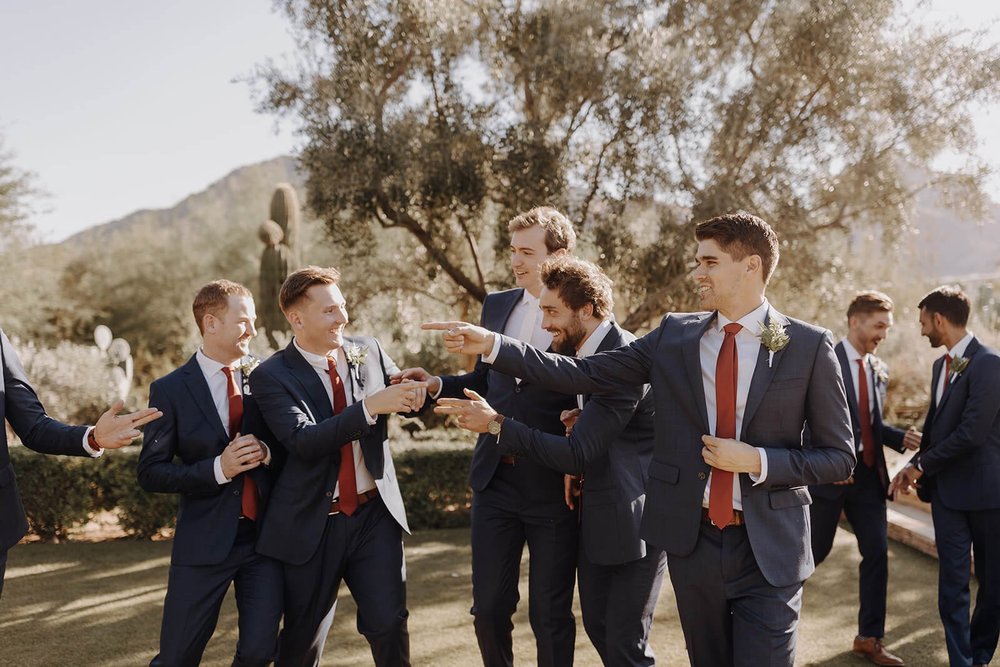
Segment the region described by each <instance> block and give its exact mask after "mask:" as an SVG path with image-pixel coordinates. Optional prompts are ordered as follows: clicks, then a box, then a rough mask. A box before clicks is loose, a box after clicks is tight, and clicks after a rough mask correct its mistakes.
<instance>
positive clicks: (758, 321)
mask: <svg viewBox="0 0 1000 667" xmlns="http://www.w3.org/2000/svg"><path fill="white" fill-rule="evenodd" d="M770 307H771V304H769V303H768V302H767V299H764V301H763V302H761V304H760V305H759V306H757V307H756V308H754V309H753V310H751V311H750V312H749V313H747V314H746V315H744V316H743V317H741V318H740V319H738V320H736V323H737V324H742V325H743V329H742V330H741V331H740V333H743V332H744V331H745V332H747V333H749V334H751V335H754V336H756V335H757V333H756V332H757V331H759V330H760V328H761V327H762V326H763V325H764V320H765V319H767V311H768V308H770ZM730 322H732V320H730V319H729V318H728V317H726V316H725V315H723V314H722V313H716V317H715V330H716V331H718V332H719V333H722V329H723V328H724V327H725V326H726V325H727V324H729V323H730Z"/></svg>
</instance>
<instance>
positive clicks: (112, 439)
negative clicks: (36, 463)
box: [0, 331, 161, 595]
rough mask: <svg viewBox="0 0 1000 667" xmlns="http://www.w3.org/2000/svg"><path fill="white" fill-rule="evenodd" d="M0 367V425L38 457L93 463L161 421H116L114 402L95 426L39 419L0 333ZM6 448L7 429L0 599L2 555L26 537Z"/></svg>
mask: <svg viewBox="0 0 1000 667" xmlns="http://www.w3.org/2000/svg"><path fill="white" fill-rule="evenodd" d="M0 367H2V371H3V373H2V375H0V424H3V422H4V420H6V421H7V422H9V423H10V425H11V428H13V429H14V433H16V434H17V437H19V438H20V439H21V442H22V443H23V444H24V445H25V446H27V447H30V448H31V449H34V450H35V451H37V452H41V453H43V454H61V455H63V456H89V457H94V458H96V457H99V456H101V454H102V453H103V451H104V450H105V449H118V448H119V447H124V446H125V445H128V444H130V443H131V442H132V441H133V440H134V439H135V438H137V437H138V436H139V431H138V428H139V427H140V426H142V425H143V424H147V423H149V422H151V421H153V420H154V419H158V418H159V417H160V416H161V415H160V412H159V411H157V410H155V409H146V410H140V411H139V412H133V413H131V414H125V415H119V414H118V413H119V412H121V410H122V408H123V407H124V406H125V404H124V402H123V401H118V402H117V403H115V404H114V405H113V406H111V408H110V409H109V410H108V411H107V412H105V413H104V414H102V415H101V417H100V419H98V420H97V424H96V425H95V426H68V425H66V424H63V423H62V422H59V421H56V420H55V419H52V418H51V417H49V416H48V415H47V414H45V408H44V407H43V406H42V404H41V402H40V401H39V400H38V395H37V394H35V390H34V389H32V387H31V383H30V382H29V381H28V377H27V374H26V373H25V372H24V367H23V366H22V365H21V360H20V359H18V356H17V352H15V351H14V347H13V346H12V345H11V344H10V340H8V339H7V335H6V334H5V333H4V332H3V331H0ZM67 372H72V369H70V370H69V371H67ZM7 447H8V446H7V429H6V428H0V595H2V594H3V579H4V574H5V573H6V570H7V551H8V550H9V549H10V548H11V547H12V546H14V545H15V544H17V543H18V542H19V541H20V540H21V538H22V537H24V535H25V533H27V532H28V522H27V519H26V518H25V516H24V508H23V507H22V506H21V496H20V495H19V494H18V492H17V483H16V481H15V477H14V469H13V467H12V466H11V463H10V452H9V451H8V448H7Z"/></svg>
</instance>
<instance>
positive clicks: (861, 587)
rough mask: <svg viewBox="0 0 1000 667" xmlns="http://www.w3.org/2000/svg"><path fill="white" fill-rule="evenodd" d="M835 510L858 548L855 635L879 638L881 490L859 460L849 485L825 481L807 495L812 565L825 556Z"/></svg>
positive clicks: (885, 557) (883, 585) (883, 543)
mask: <svg viewBox="0 0 1000 667" xmlns="http://www.w3.org/2000/svg"><path fill="white" fill-rule="evenodd" d="M813 488H816V487H813ZM831 492H832V493H831ZM841 511H843V512H844V514H846V516H847V521H848V523H850V524H851V528H853V529H854V537H855V538H856V539H857V541H858V550H859V551H860V552H861V564H860V565H859V566H858V599H859V603H860V604H859V608H858V634H859V635H861V636H863V637H884V636H885V614H886V611H885V610H886V596H887V593H888V588H889V537H888V533H887V529H886V509H885V492H884V491H883V488H882V482H881V480H880V479H879V474H878V470H877V469H876V468H870V467H868V466H866V465H865V464H864V463H860V462H859V463H858V465H857V467H856V468H855V469H854V484H847V485H844V486H834V485H825V486H824V487H822V488H821V489H820V490H818V491H817V492H816V493H813V504H812V505H810V506H809V516H810V519H811V523H812V552H813V558H814V559H815V560H816V565H819V564H820V563H822V562H823V560H824V559H826V557H827V556H828V555H829V554H830V549H831V548H832V547H833V538H834V536H835V535H836V533H837V523H838V522H839V521H840V513H841Z"/></svg>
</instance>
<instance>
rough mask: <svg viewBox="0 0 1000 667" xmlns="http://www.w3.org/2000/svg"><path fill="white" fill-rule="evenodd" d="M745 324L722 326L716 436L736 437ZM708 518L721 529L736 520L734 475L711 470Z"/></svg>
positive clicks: (716, 400)
mask: <svg viewBox="0 0 1000 667" xmlns="http://www.w3.org/2000/svg"><path fill="white" fill-rule="evenodd" d="M742 328H743V325H742V324H737V323H736V322H732V323H730V324H727V325H726V326H725V327H723V331H725V332H726V337H725V339H724V340H723V341H722V349H721V350H719V359H718V361H717V362H716V364H715V409H716V413H715V414H716V417H715V437H717V438H735V437H736V386H737V384H738V383H739V361H738V359H737V356H736V334H738V333H739V332H740V330H741V329H742ZM708 518H709V519H711V520H712V523H714V524H715V525H716V526H718V527H719V528H725V527H726V526H728V525H729V523H730V522H731V521H732V520H733V473H732V472H730V471H728V470H719V469H718V468H712V487H711V488H710V489H709V491H708Z"/></svg>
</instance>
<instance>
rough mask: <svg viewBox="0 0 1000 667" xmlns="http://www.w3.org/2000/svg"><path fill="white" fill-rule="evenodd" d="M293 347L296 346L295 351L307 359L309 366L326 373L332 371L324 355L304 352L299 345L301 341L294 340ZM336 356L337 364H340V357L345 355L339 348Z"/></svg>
mask: <svg viewBox="0 0 1000 667" xmlns="http://www.w3.org/2000/svg"><path fill="white" fill-rule="evenodd" d="M292 345H294V346H295V349H296V350H298V351H299V354H301V355H302V358H303V359H305V360H306V361H307V362H308V363H309V365H310V366H312V367H313V368H315V369H317V370H320V371H324V372H326V371H328V370H329V369H330V365H329V363H327V360H326V356H324V355H322V354H313V353H312V352H309V351H307V350H303V349H302V347H301V346H300V345H299V341H297V340H296V339H294V338H293V339H292ZM334 354H335V355H336V359H337V362H338V363H339V362H340V357H341V355H342V354H343V352H342V351H341V348H337V350H336V351H335V352H334Z"/></svg>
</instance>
